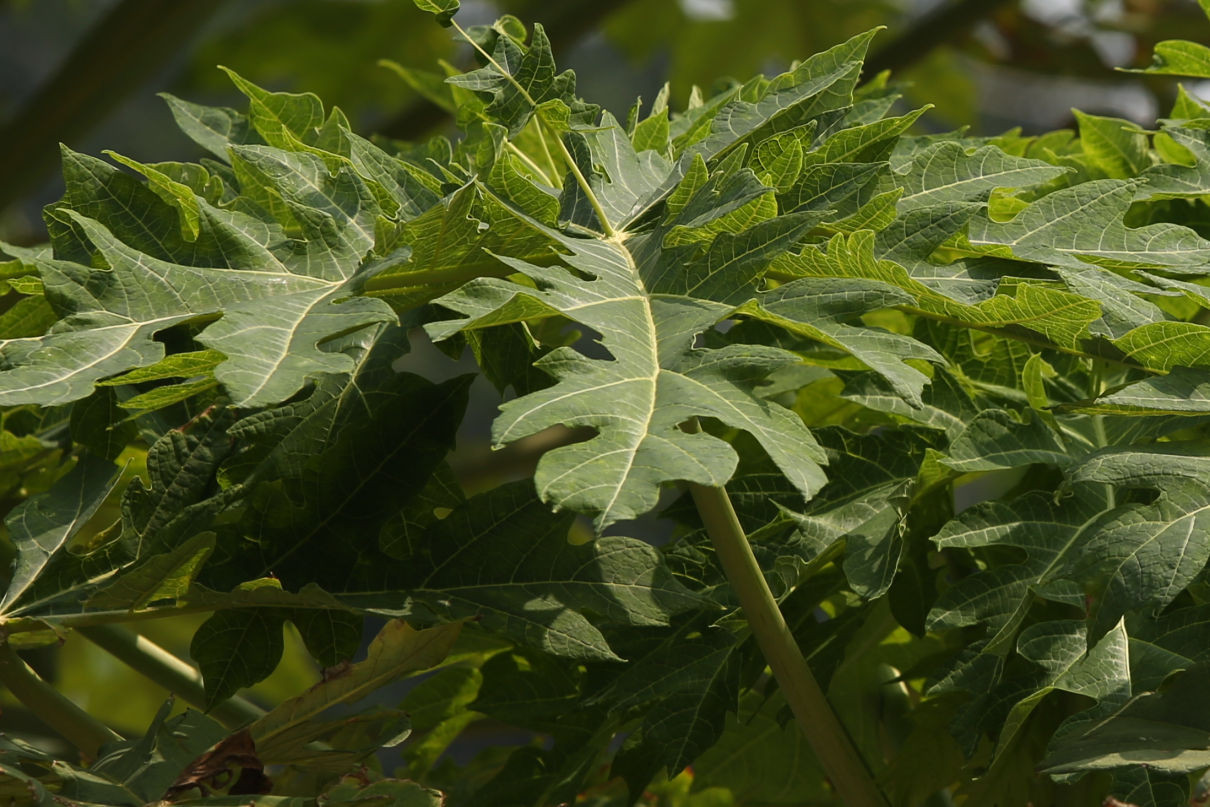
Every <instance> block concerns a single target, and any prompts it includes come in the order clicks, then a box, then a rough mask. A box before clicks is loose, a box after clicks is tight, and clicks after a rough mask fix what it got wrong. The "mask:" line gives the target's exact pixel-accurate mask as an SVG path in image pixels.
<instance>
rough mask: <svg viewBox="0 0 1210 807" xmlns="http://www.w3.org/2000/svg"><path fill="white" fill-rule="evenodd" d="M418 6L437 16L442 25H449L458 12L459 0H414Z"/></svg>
mask: <svg viewBox="0 0 1210 807" xmlns="http://www.w3.org/2000/svg"><path fill="white" fill-rule="evenodd" d="M413 1H414V2H415V3H416V8H418V9H420V10H421V11H426V12H428V13H429V14H432V15H433V16H435V17H436V18H437V22H438V23H440V24H441V25H444V26H446V27H449V25H450V24H451V22H452V20H453V19H454V15H455V14H457V13H458V6H459V2H458V0H413Z"/></svg>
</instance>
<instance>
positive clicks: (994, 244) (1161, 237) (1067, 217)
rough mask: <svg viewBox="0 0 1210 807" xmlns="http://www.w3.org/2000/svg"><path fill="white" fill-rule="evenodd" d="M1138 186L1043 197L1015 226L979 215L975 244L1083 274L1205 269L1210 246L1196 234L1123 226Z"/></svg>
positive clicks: (1089, 187)
mask: <svg viewBox="0 0 1210 807" xmlns="http://www.w3.org/2000/svg"><path fill="white" fill-rule="evenodd" d="M1137 187H1138V182H1137V181H1125V182H1124V181H1120V180H1113V179H1102V180H1096V181H1093V182H1083V183H1081V184H1079V185H1074V186H1072V187H1070V188H1064V189H1062V190H1057V191H1055V192H1054V193H1049V194H1047V195H1046V196H1043V197H1042V198H1041V199H1039V200H1037V201H1036V202H1033V203H1031V204H1030V205H1029V206H1028V207H1026V208H1025V209H1024V210H1022V211H1021V212H1020V213H1018V214H1017V215H1016V217H1015V218H1013V219H1012V220H1011V221H1007V222H996V221H992V220H991V219H989V218H987V217H985V216H976V217H975V218H974V219H972V221H971V224H970V241H971V243H972V244H974V245H975V246H983V247H988V248H990V250H991V251H993V252H995V253H996V254H1011V255H1012V256H1014V257H1017V258H1020V259H1022V260H1030V261H1037V262H1039V263H1048V264H1058V265H1060V266H1070V267H1073V268H1077V269H1079V268H1084V267H1086V266H1087V265H1088V264H1090V263H1093V264H1098V265H1101V266H1107V267H1114V268H1130V269H1133V268H1146V267H1171V268H1182V267H1195V266H1201V265H1203V264H1204V263H1205V257H1204V256H1205V253H1206V250H1207V249H1210V241H1206V240H1205V239H1203V238H1201V237H1200V236H1198V235H1197V233H1195V232H1194V231H1193V230H1190V229H1188V228H1186V227H1180V226H1177V225H1175V224H1149V225H1147V226H1145V227H1137V228H1130V227H1127V226H1126V225H1125V224H1124V223H1123V221H1122V216H1123V215H1124V214H1125V212H1126V208H1128V207H1129V206H1130V202H1131V200H1132V199H1133V197H1134V194H1135V192H1136V189H1137Z"/></svg>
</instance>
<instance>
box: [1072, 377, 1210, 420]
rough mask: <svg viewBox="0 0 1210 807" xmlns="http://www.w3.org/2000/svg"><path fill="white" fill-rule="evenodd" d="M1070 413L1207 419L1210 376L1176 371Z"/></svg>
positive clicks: (1136, 384) (1140, 382)
mask: <svg viewBox="0 0 1210 807" xmlns="http://www.w3.org/2000/svg"><path fill="white" fill-rule="evenodd" d="M1070 410H1071V411H1076V412H1087V413H1090V414H1105V415H1114V414H1120V415H1185V416H1190V415H1204V414H1207V413H1210V373H1208V372H1207V371H1206V370H1204V369H1193V368H1188V367H1174V368H1173V369H1172V372H1170V373H1169V374H1168V375H1161V376H1152V377H1150V378H1145V379H1143V380H1142V381H1136V382H1135V383H1133V384H1128V385H1126V386H1125V387H1122V388H1121V389H1119V390H1117V391H1115V392H1110V393H1107V394H1105V395H1101V396H1100V397H1098V398H1097V399H1096V400H1095V401H1093V402H1091V403H1089V404H1087V405H1077V406H1073V407H1070Z"/></svg>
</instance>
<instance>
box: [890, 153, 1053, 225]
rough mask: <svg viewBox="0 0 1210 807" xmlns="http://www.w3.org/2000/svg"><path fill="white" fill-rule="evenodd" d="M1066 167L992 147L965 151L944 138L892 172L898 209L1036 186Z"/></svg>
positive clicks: (983, 197)
mask: <svg viewBox="0 0 1210 807" xmlns="http://www.w3.org/2000/svg"><path fill="white" fill-rule="evenodd" d="M1068 170H1069V169H1066V168H1062V167H1060V166H1055V165H1050V164H1048V163H1045V162H1042V161H1041V160H1030V159H1025V158H1022V157H1015V156H1013V155H1010V154H1006V153H1005V152H1004V151H1002V150H1001V149H998V148H996V147H995V146H983V147H982V148H978V149H975V150H974V151H970V152H968V151H967V150H966V149H965V148H963V147H962V145H961V144H960V143H954V142H952V141H945V140H942V141H940V142H938V143H936V144H934V145H932V146H930V147H929V148H926V149H923V150H921V151H920V152H918V153H917V154H916V155H915V156H914V157H913V158H912V161H911V162H910V163H908V164H907V165H906V166H904V169H903V170H897V171H896V173H895V174H893V175H892V179H893V180H894V182H895V184H897V185H898V186H899V187H901V188H903V196H901V197H900V198H899V210H900V211H906V210H909V209H913V208H922V207H930V206H932V205H939V204H950V203H954V202H968V201H984V200H986V199H987V197H988V195H989V194H990V193H991V192H992V191H993V190H995V189H996V188H1020V187H1025V186H1028V185H1040V184H1042V183H1044V182H1048V181H1049V180H1051V179H1054V178H1055V177H1057V176H1060V175H1062V174H1064V173H1066V172H1067V171H1068Z"/></svg>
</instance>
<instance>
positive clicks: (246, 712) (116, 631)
mask: <svg viewBox="0 0 1210 807" xmlns="http://www.w3.org/2000/svg"><path fill="white" fill-rule="evenodd" d="M77 632H78V633H79V634H80V635H82V636H83V637H84V638H86V639H88V640H89V641H90V642H92V643H93V644H95V645H96V646H97V647H99V648H101V649H102V650H104V651H106V652H107V653H109V654H110V655H112V656H113V657H114V658H116V659H118V660H120V661H122V662H124V663H126V664H127V665H129V666H130V667H131V668H132V669H134V670H136V671H138V672H140V673H142V674H143V675H145V676H146V677H147V678H149V679H151V680H152V681H154V682H155V683H157V684H159V685H160V686H162V687H164V689H167V690H168V691H169V692H171V693H173V694H174V695H177V696H179V697H180V698H181V699H182V700H184V701H185V702H186V703H188V704H189V705H190V706H193V707H195V708H197V709H205V708H206V692H205V690H204V688H203V687H202V676H201V673H199V672H198V671H197V670H195V669H194V668H193V667H191V666H189V665H188V664H186V663H185V662H184V661H181V660H180V659H179V658H177V657H176V656H174V655H173V654H171V653H169V652H168V651H167V650H165V649H164V648H162V647H160V646H159V645H157V644H156V643H155V642H153V641H151V640H150V639H148V638H147V637H146V636H141V635H139V634H137V633H135V632H134V631H131V630H127V629H126V628H123V627H121V626H120V625H93V626H90V627H85V628H78V629H77ZM264 714H265V712H264V710H263V709H261V708H260V707H259V706H257V705H256V704H254V703H252V702H251V701H248V700H245V699H243V698H240V697H233V698H228V699H227V700H225V701H222V702H220V703H219V704H218V705H216V706H215V707H214V708H213V709H211V710H210V716H211V717H213V718H214V719H215V720H217V721H219V722H220V723H222V724H223V725H224V726H227V727H228V728H238V727H239V726H244V725H247V724H248V723H252V722H254V721H256V720H257V719H259V718H261V717H263V716H264Z"/></svg>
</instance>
